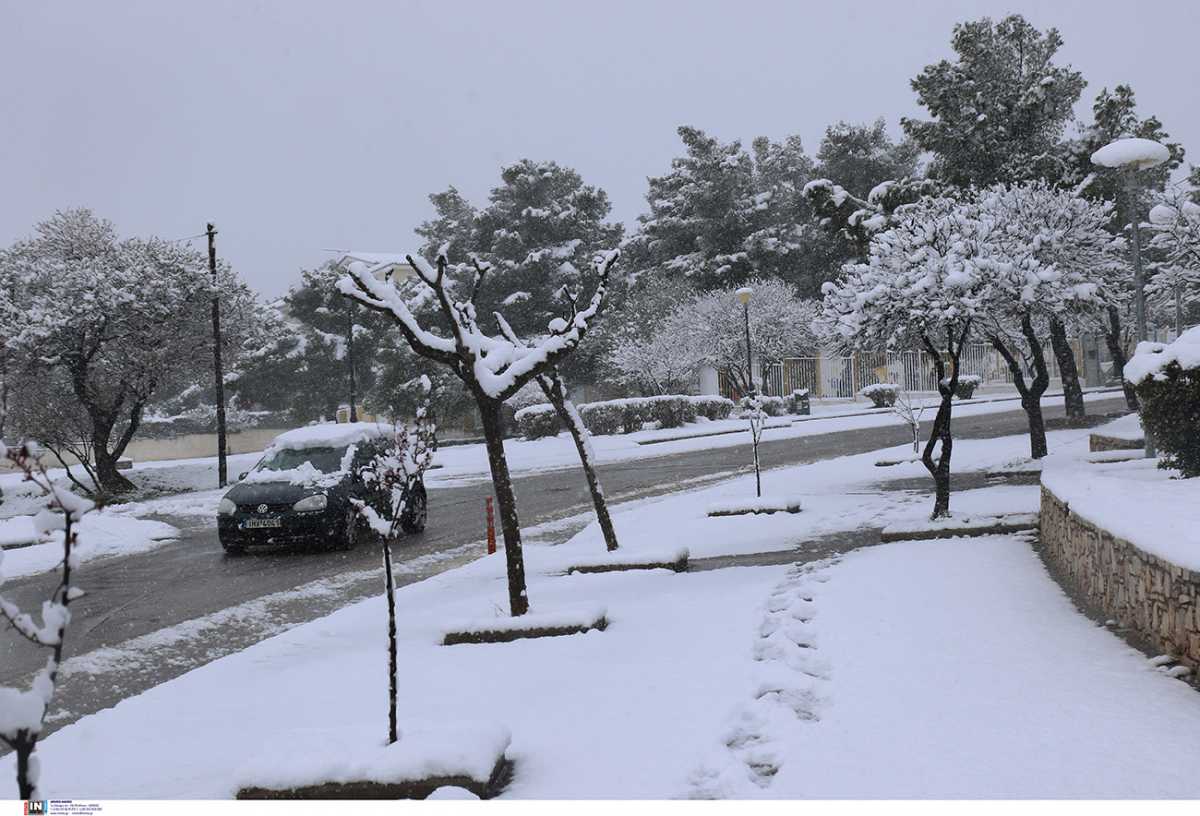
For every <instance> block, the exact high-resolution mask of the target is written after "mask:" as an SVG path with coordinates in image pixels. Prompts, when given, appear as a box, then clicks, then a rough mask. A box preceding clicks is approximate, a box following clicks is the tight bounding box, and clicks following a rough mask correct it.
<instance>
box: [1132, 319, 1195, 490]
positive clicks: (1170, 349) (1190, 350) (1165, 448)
mask: <svg viewBox="0 0 1200 816" xmlns="http://www.w3.org/2000/svg"><path fill="white" fill-rule="evenodd" d="M1125 379H1126V380H1127V381H1128V382H1129V383H1130V384H1132V385H1133V387H1134V389H1135V390H1136V391H1137V395H1138V399H1139V400H1140V401H1141V411H1140V413H1141V415H1142V426H1143V427H1145V429H1146V430H1147V431H1148V432H1149V433H1150V434H1152V436H1153V438H1154V440H1155V442H1156V443H1157V444H1158V447H1159V449H1160V451H1161V455H1160V457H1159V466H1160V467H1164V468H1175V469H1177V470H1178V471H1179V472H1180V473H1182V474H1183V475H1184V476H1185V477H1193V476H1200V326H1197V327H1195V328H1192V329H1188V330H1187V331H1185V332H1184V333H1183V334H1181V335H1180V336H1179V338H1178V339H1177V340H1176V341H1175V342H1173V343H1170V344H1163V343H1138V347H1137V353H1136V354H1135V355H1134V356H1133V359H1131V360H1130V361H1129V362H1128V363H1126V364H1125Z"/></svg>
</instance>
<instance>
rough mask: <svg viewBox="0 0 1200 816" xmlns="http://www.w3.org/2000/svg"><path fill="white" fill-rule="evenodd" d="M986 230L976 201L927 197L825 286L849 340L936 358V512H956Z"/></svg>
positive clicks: (927, 459) (928, 462)
mask: <svg viewBox="0 0 1200 816" xmlns="http://www.w3.org/2000/svg"><path fill="white" fill-rule="evenodd" d="M980 232H981V225H980V223H979V220H978V218H977V217H976V212H975V209H974V207H972V206H971V205H969V204H965V203H962V202H959V201H957V200H955V199H952V198H931V199H924V200H922V201H920V202H918V203H916V204H913V205H910V206H909V207H906V208H904V209H903V210H902V211H901V212H900V213H899V214H897V216H896V219H895V223H894V224H893V225H892V227H891V228H890V229H888V230H886V231H884V232H881V233H879V234H878V235H876V236H875V237H874V238H872V239H871V245H870V254H869V257H868V260H867V262H866V263H860V264H847V265H846V266H845V267H843V269H842V277H841V278H840V279H839V280H838V281H837V282H836V283H834V282H830V283H827V284H825V286H824V292H825V310H824V321H825V324H826V326H827V327H828V328H829V329H830V330H831V332H832V333H834V334H836V335H838V336H839V337H840V338H842V340H843V341H844V342H846V343H848V344H850V345H852V346H856V347H858V348H875V349H877V348H880V347H882V346H886V347H889V348H894V347H902V346H903V345H906V344H908V343H910V342H913V341H915V342H917V343H919V344H920V346H921V348H923V349H924V350H925V352H926V353H927V354H928V355H929V357H930V360H931V361H932V363H933V366H934V369H935V370H936V373H937V380H938V394H939V395H940V397H941V402H940V404H939V406H938V411H937V415H936V416H935V417H934V420H933V428H932V430H931V432H930V434H929V441H928V442H927V443H926V445H925V450H924V453H923V454H922V457H921V460H922V462H923V463H924V465H925V468H926V469H927V470H928V471H929V473H930V475H931V476H932V477H933V480H934V484H935V490H936V492H935V497H934V505H933V516H932V517H933V518H939V517H943V516H948V515H950V457H951V454H952V452H953V446H954V437H953V433H952V430H951V416H952V414H953V410H954V393H955V391H956V390H957V388H958V376H959V371H960V368H961V367H960V365H959V362H960V360H961V357H962V350H963V347H964V346H965V345H966V343H967V339H968V337H969V336H970V333H971V328H972V326H973V325H974V323H975V321H976V319H977V318H978V316H979V314H980V312H981V310H982V309H983V308H984V307H985V301H984V296H985V294H986V288H987V285H988V284H987V276H986V275H985V274H984V270H983V269H981V268H980V265H979V251H980V243H981V241H980ZM943 355H944V356H943ZM947 367H949V372H947ZM939 446H940V450H939ZM935 451H938V456H937V458H935V457H934V452H935Z"/></svg>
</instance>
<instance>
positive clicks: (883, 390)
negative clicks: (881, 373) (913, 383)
mask: <svg viewBox="0 0 1200 816" xmlns="http://www.w3.org/2000/svg"><path fill="white" fill-rule="evenodd" d="M858 394H859V396H862V397H866V398H867V399H869V400H870V401H871V402H872V403H874V404H875V407H876V408H890V407H891V406H893V405H895V404H896V397H898V396H900V386H898V385H896V384H895V383H875V384H874V385H868V386H867V387H865V388H863V389H862V390H861V391H859V392H858Z"/></svg>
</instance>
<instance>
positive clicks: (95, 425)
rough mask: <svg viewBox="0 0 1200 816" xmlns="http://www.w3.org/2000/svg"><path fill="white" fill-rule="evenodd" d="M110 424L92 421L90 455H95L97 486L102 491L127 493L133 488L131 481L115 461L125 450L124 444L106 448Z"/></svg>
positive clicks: (110, 430) (109, 434)
mask: <svg viewBox="0 0 1200 816" xmlns="http://www.w3.org/2000/svg"><path fill="white" fill-rule="evenodd" d="M112 426H113V423H112V422H107V423H106V422H105V421H103V420H100V421H97V420H96V419H93V421H92V438H93V440H94V444H93V447H92V455H93V456H94V457H96V481H97V482H98V483H99V484H98V485H97V487H99V488H100V490H101V492H104V493H127V492H129V491H130V490H133V488H134V485H133V482H131V481H129V480H128V479H126V478H125V476H124V475H123V474H122V473H121V471H120V470H118V469H117V461H118V460H119V459H120V458H121V454H122V453H124V452H125V445H121V444H119V443H118V446H117V449H115V450H113V451H109V449H108V443H109V439H110V438H111V436H112Z"/></svg>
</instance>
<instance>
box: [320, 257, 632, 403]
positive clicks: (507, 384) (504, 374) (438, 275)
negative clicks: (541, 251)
mask: <svg viewBox="0 0 1200 816" xmlns="http://www.w3.org/2000/svg"><path fill="white" fill-rule="evenodd" d="M345 257H347V258H348V257H349V256H345ZM406 257H407V259H408V262H409V263H410V264H412V266H413V268H414V269H415V270H416V273H417V278H418V280H419V281H420V283H421V284H423V285H424V287H425V288H426V289H427V290H428V291H429V292H430V293H432V295H433V300H434V302H435V303H436V305H437V308H438V311H439V312H440V313H441V315H442V316H443V318H444V319H445V321H446V322H447V323H448V324H449V325H450V327H451V331H452V332H453V334H454V337H453V338H452V339H451V338H446V337H441V336H439V335H437V334H434V333H433V332H431V331H429V330H427V329H425V328H423V327H422V326H421V325H420V322H419V321H418V320H417V318H416V316H415V314H414V313H413V309H414V303H413V299H412V298H406V297H405V295H404V293H403V292H402V291H401V290H400V289H399V288H398V287H397V286H396V285H395V284H393V283H392V282H390V281H387V280H381V279H380V278H379V276H378V275H377V273H378V272H379V271H380V270H381V266H375V267H372V266H369V265H367V264H365V263H363V262H361V261H356V260H351V261H350V263H348V264H347V265H346V272H347V275H346V276H344V277H343V278H341V280H339V281H338V290H339V291H340V292H341V293H342V294H343V295H346V296H347V297H350V298H353V299H354V300H356V301H358V302H359V303H361V304H362V305H364V306H367V307H368V308H371V309H375V310H376V311H380V312H384V313H387V314H390V315H391V316H392V317H393V318H394V319H395V320H396V322H397V324H398V325H399V327H400V330H401V332H402V333H403V334H404V337H405V339H406V340H407V341H408V343H409V345H410V346H411V347H412V349H413V351H415V352H416V353H417V354H420V355H421V356H423V357H426V358H428V359H431V360H434V361H436V362H440V363H443V364H446V365H449V366H451V367H452V368H453V369H454V371H455V373H456V374H457V375H458V376H459V377H460V378H461V379H463V380H464V382H467V383H468V384H474V385H477V386H478V387H479V389H480V390H481V391H482V392H483V393H484V394H485V395H487V396H488V397H489V398H491V399H495V400H504V399H507V398H508V397H510V396H512V395H513V394H515V393H516V392H517V391H518V390H520V388H521V386H523V385H525V383H527V382H529V381H530V380H532V379H533V378H534V377H536V376H537V375H538V374H539V373H541V372H543V371H545V370H546V368H547V367H548V366H550V365H553V364H555V363H556V362H557V361H558V360H560V359H561V358H563V357H565V356H566V355H567V354H568V353H570V352H571V350H573V349H574V348H575V346H577V345H578V344H579V342H580V340H582V339H583V336H584V335H585V334H586V333H587V331H588V327H589V325H590V323H591V321H592V319H593V318H594V317H595V316H596V315H597V314H598V313H599V311H600V308H601V306H602V304H603V302H604V298H605V295H606V292H607V287H608V276H609V270H610V269H611V268H612V265H613V264H614V263H616V261H617V259H618V258H619V257H620V253H619V251H618V250H612V251H611V252H607V253H605V254H603V255H602V256H600V257H598V258H597V260H596V261H595V272H596V277H597V283H596V290H595V292H594V294H593V295H592V298H591V300H590V301H589V302H588V303H587V305H586V306H584V307H583V308H580V305H579V303H578V297H577V296H576V295H571V296H570V297H568V298H567V301H568V314H567V315H566V316H565V317H560V318H555V319H554V320H552V321H551V322H550V325H549V327H548V329H549V333H548V334H547V335H546V336H544V337H542V338H541V339H539V340H538V341H537V342H534V343H530V344H528V345H525V344H520V343H514V342H513V341H512V340H511V339H509V338H507V337H504V336H503V329H501V335H500V336H492V335H489V334H488V333H486V332H485V331H484V330H483V329H482V328H481V327H480V325H479V320H478V316H477V315H476V312H475V304H474V301H475V298H476V296H477V294H478V291H479V287H480V284H481V282H482V280H483V278H484V276H485V275H486V274H487V272H488V271H489V267H488V266H487V265H485V264H481V263H478V262H477V263H476V265H475V269H476V274H475V279H474V283H473V285H472V288H471V294H470V296H469V297H468V299H467V300H465V301H458V300H456V299H455V294H454V291H453V288H452V283H451V281H450V279H449V278H448V277H447V275H446V267H447V261H446V256H445V254H444V253H442V254H439V256H438V258H437V262H436V265H433V264H430V263H429V262H428V261H426V260H425V259H424V258H421V257H419V256H413V255H409V256H406ZM496 318H497V322H498V323H500V324H501V326H502V325H503V323H502V322H501V321H502V318H501V317H500V315H499V314H496Z"/></svg>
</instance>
